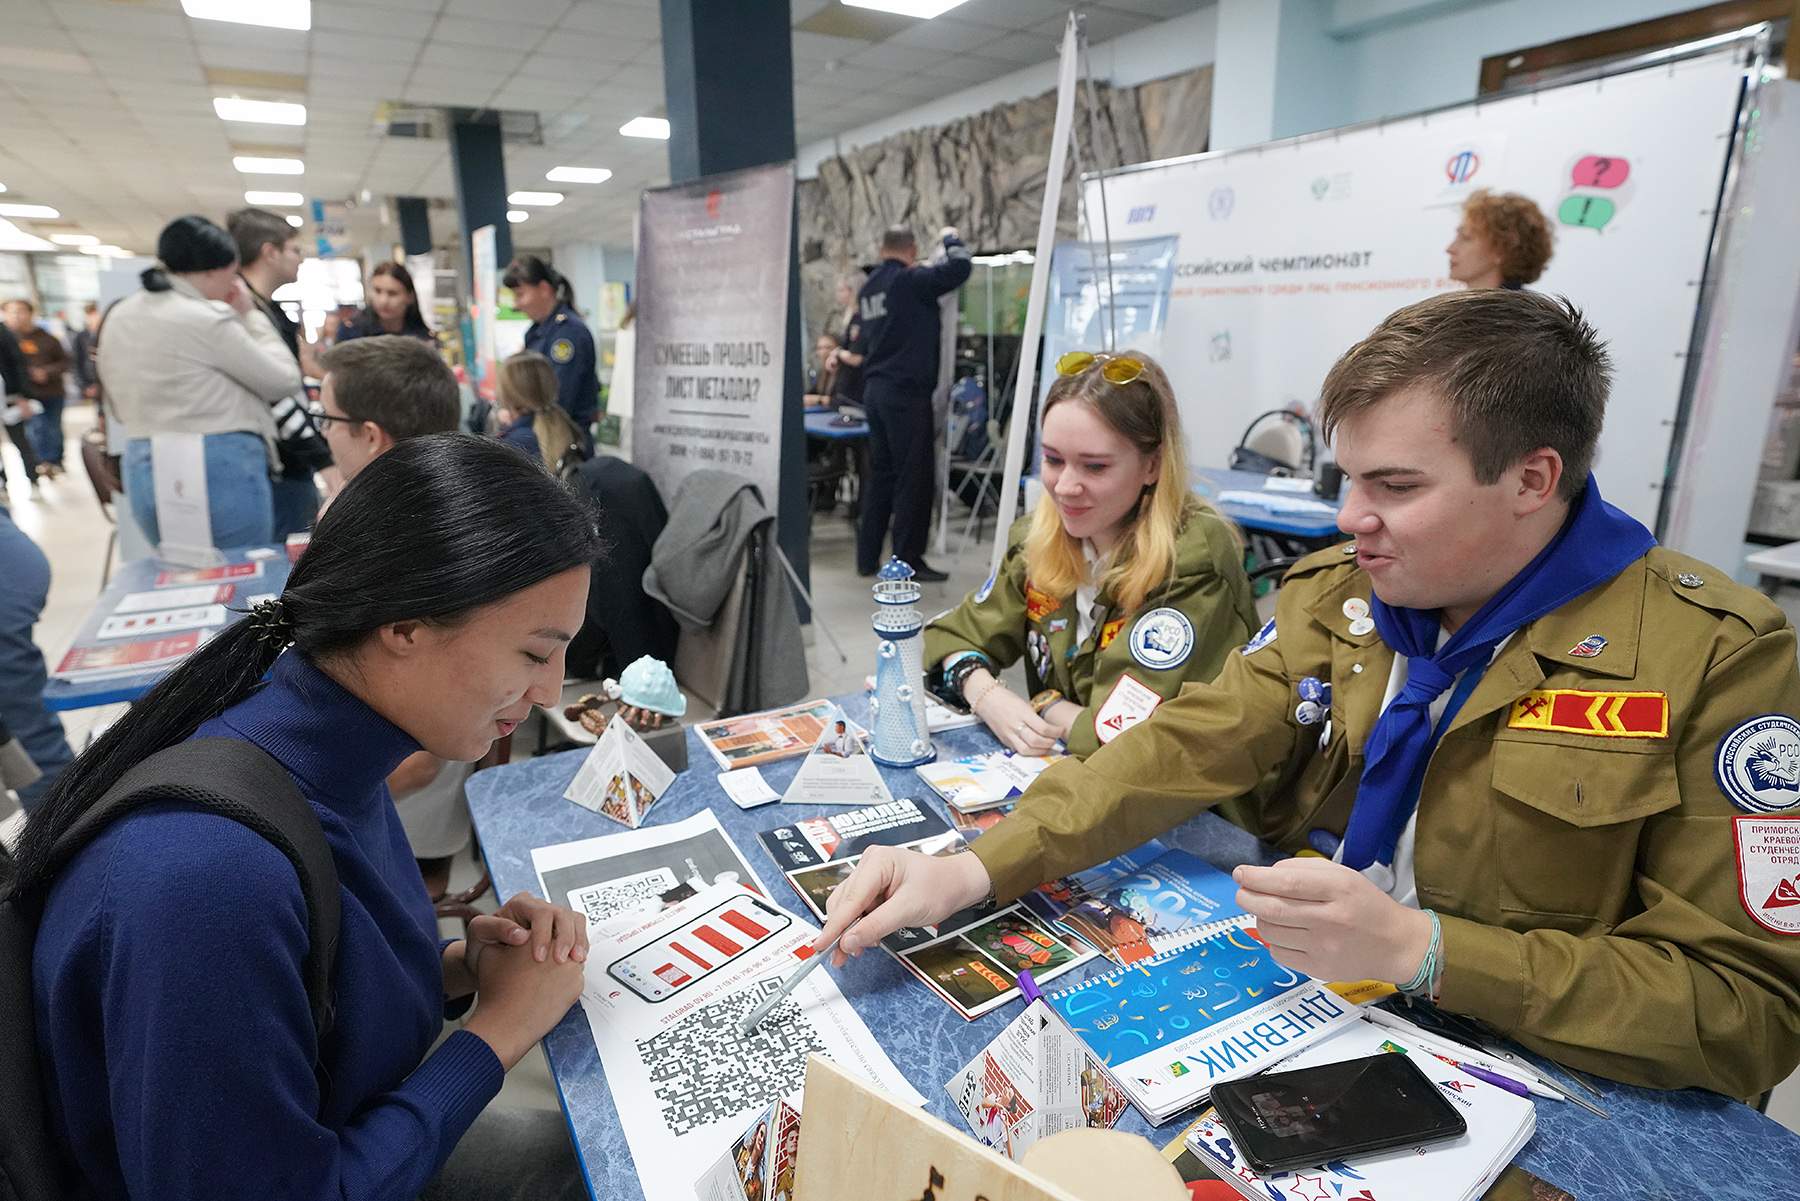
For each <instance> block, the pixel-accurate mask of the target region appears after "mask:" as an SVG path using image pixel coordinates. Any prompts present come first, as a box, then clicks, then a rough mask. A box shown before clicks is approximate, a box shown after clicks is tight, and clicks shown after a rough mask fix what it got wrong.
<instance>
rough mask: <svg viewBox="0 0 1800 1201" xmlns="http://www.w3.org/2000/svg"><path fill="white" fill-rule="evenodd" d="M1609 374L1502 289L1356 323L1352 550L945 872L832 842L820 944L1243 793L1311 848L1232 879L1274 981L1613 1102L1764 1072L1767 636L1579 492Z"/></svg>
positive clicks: (1350, 358) (1022, 885)
mask: <svg viewBox="0 0 1800 1201" xmlns="http://www.w3.org/2000/svg"><path fill="white" fill-rule="evenodd" d="M1609 374H1610V369H1609V365H1608V363H1607V358H1606V354H1605V351H1604V349H1603V348H1602V347H1601V345H1600V344H1599V342H1598V340H1597V338H1596V337H1595V335H1594V333H1593V331H1592V330H1591V328H1590V327H1588V326H1587V324H1586V323H1585V322H1584V321H1582V319H1581V318H1580V315H1579V314H1578V313H1576V312H1575V311H1574V310H1573V309H1572V308H1570V307H1569V306H1567V304H1566V302H1559V301H1557V300H1554V299H1551V298H1549V297H1545V296H1542V295H1538V294H1535V293H1519V292H1507V291H1501V290H1492V291H1479V292H1464V293H1453V294H1447V295H1444V296H1439V297H1434V298H1432V299H1431V300H1427V301H1423V302H1421V303H1419V304H1416V305H1412V306H1410V307H1408V308H1406V309H1402V310H1400V311H1399V312H1398V313H1395V314H1394V315H1393V316H1391V317H1390V318H1388V320H1387V321H1385V322H1384V323H1383V324H1382V325H1381V326H1380V327H1379V328H1378V329H1377V330H1376V331H1375V332H1374V333H1373V334H1372V335H1371V336H1370V337H1369V338H1367V339H1365V340H1364V341H1363V342H1362V343H1360V344H1358V345H1357V346H1356V347H1354V348H1352V349H1351V350H1350V351H1349V352H1348V353H1347V354H1346V355H1345V356H1344V357H1343V358H1342V359H1340V360H1339V362H1338V364H1337V366H1336V367H1334V368H1333V369H1332V372H1331V374H1330V376H1329V377H1328V378H1327V380H1326V383H1325V387H1324V391H1323V399H1322V402H1321V416H1322V418H1323V422H1324V425H1325V428H1326V429H1327V431H1328V432H1330V431H1334V430H1335V433H1336V442H1337V454H1338V461H1339V462H1340V463H1341V464H1342V465H1343V467H1344V468H1345V471H1346V473H1347V474H1348V475H1349V476H1350V477H1351V478H1352V480H1353V481H1354V482H1355V488H1354V491H1353V492H1352V493H1351V496H1350V498H1349V500H1348V501H1347V503H1346V505H1345V507H1344V511H1343V514H1342V516H1341V518H1340V525H1341V526H1342V528H1343V529H1344V530H1345V531H1346V532H1348V533H1350V534H1352V535H1353V536H1354V537H1355V538H1356V542H1355V543H1354V544H1349V545H1346V546H1344V547H1340V548H1334V549H1331V550H1327V551H1322V552H1320V553H1318V554H1316V555H1313V556H1311V557H1309V558H1307V559H1303V560H1302V561H1301V562H1300V563H1299V564H1297V565H1296V566H1295V568H1294V569H1293V571H1292V572H1290V573H1289V576H1288V578H1287V580H1286V582H1285V584H1284V586H1283V588H1282V590H1281V592H1280V595H1279V598H1278V602H1277V608H1276V616H1275V620H1274V621H1273V622H1272V623H1270V624H1269V625H1267V626H1265V627H1264V628H1263V630H1262V631H1261V632H1259V633H1258V635H1257V636H1256V637H1255V638H1253V639H1251V641H1250V642H1249V643H1248V644H1246V646H1245V647H1244V648H1243V651H1242V653H1240V654H1237V655H1233V656H1230V658H1229V660H1228V662H1227V663H1226V666H1225V668H1224V670H1223V671H1222V672H1221V673H1220V675H1219V678H1218V679H1217V680H1216V681H1214V682H1213V683H1212V684H1211V685H1207V686H1199V687H1194V688H1190V689H1187V690H1186V691H1185V692H1183V693H1182V695H1181V696H1179V697H1177V698H1176V699H1175V700H1174V701H1172V702H1170V703H1169V704H1166V705H1164V706H1162V708H1161V709H1159V710H1158V711H1157V713H1156V714H1155V716H1154V717H1152V718H1151V719H1150V720H1149V721H1147V722H1144V723H1143V724H1142V725H1141V726H1140V727H1139V728H1138V729H1136V730H1134V731H1132V732H1131V734H1130V735H1129V736H1128V737H1126V738H1123V739H1120V740H1119V741H1117V742H1116V743H1114V744H1113V745H1111V746H1108V747H1104V748H1102V749H1101V750H1100V751H1098V752H1097V753H1095V754H1094V755H1093V756H1092V757H1090V758H1089V759H1088V760H1087V761H1086V762H1079V761H1075V760H1069V761H1066V762H1063V763H1060V764H1057V765H1056V766H1055V767H1053V768H1051V769H1050V770H1049V771H1047V772H1045V773H1044V775H1043V776H1041V777H1039V779H1038V781H1037V783H1036V784H1035V785H1034V786H1033V787H1032V789H1031V790H1030V792H1029V793H1028V794H1027V795H1026V797H1025V799H1024V801H1023V802H1022V803H1021V804H1020V806H1019V807H1018V809H1017V811H1016V812H1014V813H1013V814H1012V815H1010V816H1009V817H1007V818H1006V819H1005V820H1004V821H1002V822H1001V823H1000V824H998V825H997V826H995V827H994V828H993V829H992V830H990V831H989V832H988V833H986V834H985V835H983V836H982V838H981V839H980V840H979V841H977V842H976V843H975V845H974V848H973V849H974V853H973V854H972V855H956V856H951V857H949V858H948V859H940V860H928V859H925V857H923V856H911V857H908V856H901V855H896V854H891V853H890V854H883V855H874V854H871V856H869V857H866V858H865V859H864V861H863V864H862V865H861V867H860V868H859V870H858V873H857V877H860V879H859V878H857V877H853V878H852V879H851V880H850V881H849V882H847V883H846V884H845V885H844V887H843V888H841V889H839V891H838V895H837V896H835V897H833V909H832V913H833V917H832V920H831V921H829V922H828V923H827V924H826V928H825V930H824V933H823V936H822V939H821V944H820V945H824V943H825V942H828V941H829V940H830V939H831V938H832V937H834V936H836V935H837V934H838V933H839V932H840V931H841V930H843V929H844V928H845V927H846V926H848V925H849V924H850V922H851V921H852V920H854V919H855V918H856V917H858V916H859V915H865V914H866V916H865V917H864V918H863V920H862V921H861V922H860V923H859V924H858V925H857V927H856V928H855V929H854V930H851V931H850V933H849V935H848V936H847V937H845V939H844V941H843V943H842V948H843V949H844V950H846V951H848V952H850V953H852V954H855V953H860V952H861V951H862V950H863V949H865V948H866V947H867V946H868V945H870V944H871V943H872V942H873V941H875V940H877V939H879V938H880V937H881V935H882V934H884V933H886V932H887V930H889V929H891V928H893V927H894V926H898V925H918V924H920V923H921V921H929V920H931V919H932V916H933V915H934V914H936V913H937V912H938V911H939V910H942V911H944V912H948V911H951V910H954V909H956V908H959V907H961V906H963V905H966V904H969V903H970V902H971V901H973V900H976V899H979V898H980V897H981V895H982V894H983V893H984V892H986V891H988V890H989V889H990V888H991V889H992V891H993V893H994V894H995V895H996V896H997V897H999V898H1000V899H1001V900H1005V899H1008V898H1011V897H1015V896H1017V895H1019V894H1020V893H1021V892H1023V891H1024V890H1025V889H1028V888H1030V887H1032V886H1034V885H1035V884H1037V883H1038V882H1040V881H1042V880H1045V879H1049V878H1052V877H1056V876H1059V875H1062V874H1065V873H1067V872H1069V871H1071V870H1073V869H1076V868H1080V867H1084V866H1086V865H1089V864H1093V863H1098V862H1100V861H1102V860H1104V859H1106V858H1107V857H1109V856H1111V855H1114V854H1116V853H1118V852H1120V851H1122V850H1125V849H1127V848H1129V847H1132V846H1135V845H1136V844H1138V843H1140V842H1142V841H1143V840H1144V839H1146V838H1148V837H1150V836H1152V835H1156V834H1160V833H1162V832H1164V831H1166V830H1168V829H1170V828H1172V827H1174V826H1176V825H1178V824H1180V823H1181V822H1183V821H1186V820H1187V819H1189V818H1190V817H1192V816H1193V815H1194V814H1196V813H1198V812H1200V811H1201V810H1203V809H1206V808H1208V807H1210V806H1212V805H1214V804H1216V803H1218V802H1220V801H1222V800H1225V799H1227V798H1232V797H1240V796H1244V795H1246V794H1251V795H1253V796H1254V799H1255V801H1256V802H1257V805H1256V807H1257V809H1258V810H1259V813H1260V818H1261V821H1260V832H1261V833H1262V834H1263V836H1264V837H1265V838H1267V839H1269V840H1270V841H1272V842H1275V843H1276V844H1277V845H1279V846H1282V847H1284V848H1286V849H1288V850H1289V851H1301V850H1302V849H1303V848H1307V847H1309V846H1310V847H1311V848H1312V849H1314V850H1315V851H1318V852H1320V854H1319V855H1315V856H1313V857H1310V858H1294V859H1289V860H1286V861H1284V862H1281V863H1278V864H1276V865H1274V866H1272V867H1249V866H1246V867H1241V868H1239V869H1238V871H1237V879H1238V883H1239V885H1240V889H1241V891H1240V893H1239V899H1240V902H1241V903H1242V904H1243V905H1244V907H1245V908H1246V909H1247V910H1249V911H1250V912H1251V913H1252V914H1254V915H1255V916H1256V918H1257V919H1258V920H1257V925H1258V929H1259V932H1260V935H1261V936H1262V937H1263V938H1264V939H1265V940H1266V941H1267V942H1268V943H1269V945H1270V946H1271V947H1272V948H1274V949H1275V951H1276V954H1277V957H1278V958H1280V959H1281V960H1282V961H1283V962H1285V963H1288V964H1289V965H1291V966H1293V967H1295V968H1297V969H1300V970H1303V971H1306V972H1309V973H1311V974H1313V975H1315V976H1318V977H1321V978H1324V979H1362V978H1371V977H1373V978H1380V979H1384V980H1390V981H1393V982H1395V983H1396V984H1399V985H1401V986H1402V987H1403V988H1404V989H1406V990H1407V991H1408V992H1410V993H1415V994H1419V995H1425V996H1430V997H1434V998H1435V999H1436V1000H1437V1001H1438V1003H1439V1004H1441V1005H1442V1006H1444V1007H1445V1008H1446V1009H1449V1010H1452V1011H1455V1012H1458V1013H1463V1014H1468V1015H1470V1016H1473V1017H1475V1018H1478V1019H1480V1020H1482V1021H1485V1022H1487V1023H1488V1024H1490V1025H1492V1026H1493V1027H1495V1028H1496V1029H1498V1030H1500V1031H1502V1032H1503V1033H1505V1034H1508V1035H1510V1036H1512V1037H1514V1038H1516V1039H1518V1040H1519V1041H1520V1042H1522V1043H1524V1044H1525V1045H1526V1046H1528V1047H1531V1048H1532V1049H1533V1050H1536V1051H1539V1052H1541V1053H1543V1054H1545V1055H1548V1056H1550V1057H1552V1058H1554V1059H1557V1060H1559V1061H1561V1062H1563V1063H1566V1064H1569V1065H1570V1066H1572V1067H1576V1068H1581V1069H1585V1070H1588V1071H1592V1072H1596V1073H1599V1074H1602V1075H1606V1076H1610V1077H1613V1078H1615V1079H1619V1080H1623V1081H1626V1082H1629V1083H1634V1084H1642V1085H1648V1086H1652V1087H1663V1088H1677V1087H1687V1086H1698V1087H1703V1088H1710V1089H1714V1090H1717V1091H1719V1092H1722V1093H1726V1094H1728V1095H1731V1096H1736V1097H1750V1096H1754V1095H1756V1094H1758V1093H1760V1092H1762V1091H1763V1090H1765V1089H1768V1088H1769V1087H1771V1086H1772V1085H1774V1084H1775V1083H1777V1082H1779V1081H1781V1080H1782V1079H1784V1078H1785V1077H1786V1076H1787V1075H1788V1074H1789V1073H1790V1072H1791V1071H1792V1070H1793V1069H1794V1067H1795V1064H1796V1062H1797V1061H1800V937H1797V936H1800V900H1797V899H1795V898H1796V897H1797V896H1800V893H1797V889H1796V883H1797V882H1796V880H1795V879H1794V877H1795V876H1796V874H1797V873H1796V869H1795V865H1794V863H1793V862H1792V858H1793V855H1794V849H1793V848H1794V842H1795V840H1796V839H1797V838H1800V820H1796V818H1797V816H1800V723H1797V722H1796V721H1795V719H1794V716H1793V715H1794V714H1796V713H1800V671H1797V670H1796V664H1795V637H1794V630H1793V628H1792V627H1791V626H1789V625H1788V624H1787V622H1786V621H1785V620H1784V619H1783V617H1782V615H1781V613H1780V612H1779V611H1778V610H1777V609H1776V608H1775V607H1774V606H1773V605H1772V604H1771V603H1770V602H1769V601H1767V600H1766V599H1765V598H1764V597H1762V596H1761V595H1759V594H1757V593H1755V592H1753V591H1751V590H1749V589H1747V588H1743V587H1740V586H1739V585H1737V584H1734V583H1732V582H1731V580H1730V579H1729V577H1727V576H1726V574H1725V573H1723V572H1721V571H1719V570H1718V569H1717V568H1714V567H1711V566H1708V565H1707V564H1704V563H1700V562H1698V561H1696V560H1693V559H1690V558H1687V557H1686V556H1683V555H1679V554H1676V553H1673V552H1671V551H1666V550H1663V549H1660V548H1656V547H1654V546H1653V540H1652V539H1651V537H1650V534H1649V531H1647V530H1645V529H1644V528H1643V527H1642V526H1641V525H1639V524H1638V523H1636V522H1635V521H1634V520H1632V519H1631V518H1630V517H1628V516H1626V515H1625V514H1623V513H1621V512H1619V511H1618V510H1616V509H1613V508H1612V507H1611V506H1608V505H1605V504H1604V502H1602V501H1601V500H1600V498H1599V492H1598V487H1597V485H1595V484H1594V483H1593V480H1592V477H1591V476H1590V475H1589V474H1588V465H1589V463H1590V462H1591V461H1592V457H1593V450H1594V445H1595V442H1596V440H1597V438H1598V435H1599V430H1600V418H1601V414H1602V412H1603V409H1604V403H1605V398H1606V392H1607V381H1608V376H1609ZM1396 648H1398V650H1399V651H1400V652H1403V653H1397V650H1396ZM1271 771H1277V772H1279V780H1278V782H1277V783H1275V784H1273V785H1272V786H1265V787H1261V788H1259V784H1260V782H1262V781H1263V780H1264V778H1265V775H1266V774H1267V773H1269V772H1271ZM1323 855H1330V856H1332V858H1325V857H1322V856H1323ZM884 898H885V901H884V900H883V899H884ZM878 905H879V907H877V906H878ZM871 910H872V912H871Z"/></svg>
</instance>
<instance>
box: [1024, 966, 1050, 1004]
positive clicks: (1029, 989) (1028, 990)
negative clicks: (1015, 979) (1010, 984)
mask: <svg viewBox="0 0 1800 1201" xmlns="http://www.w3.org/2000/svg"><path fill="white" fill-rule="evenodd" d="M1019 995H1020V996H1022V997H1024V998H1025V1003H1026V1004H1027V1005H1029V1004H1031V1003H1032V1002H1033V1001H1036V1000H1039V999H1040V998H1042V997H1043V995H1044V990H1043V989H1041V988H1039V987H1038V985H1037V981H1036V980H1033V979H1032V978H1031V970H1030V969H1029V968H1027V969H1026V970H1025V971H1022V972H1020V973H1019Z"/></svg>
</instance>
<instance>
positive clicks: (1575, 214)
mask: <svg viewBox="0 0 1800 1201" xmlns="http://www.w3.org/2000/svg"><path fill="white" fill-rule="evenodd" d="M1617 212H1618V209H1617V208H1616V207H1614V205H1613V202H1612V201H1611V200H1610V199H1608V198H1607V197H1605V196H1570V197H1568V198H1567V199H1566V200H1564V201H1563V202H1562V204H1561V205H1560V206H1559V207H1558V208H1557V210H1556V219H1557V220H1558V221H1561V222H1562V223H1563V224H1564V225H1577V226H1580V227H1582V228H1584V229H1592V230H1596V231H1598V230H1602V229H1605V228H1606V223H1607V222H1609V221H1611V220H1612V219H1613V216H1614V215H1615V214H1616V213H1617Z"/></svg>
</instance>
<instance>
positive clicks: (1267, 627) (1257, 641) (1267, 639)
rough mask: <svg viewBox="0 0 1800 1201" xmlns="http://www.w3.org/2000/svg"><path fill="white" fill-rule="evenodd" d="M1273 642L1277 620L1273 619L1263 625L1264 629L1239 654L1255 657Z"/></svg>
mask: <svg viewBox="0 0 1800 1201" xmlns="http://www.w3.org/2000/svg"><path fill="white" fill-rule="evenodd" d="M1273 641H1275V619H1274V618H1273V617H1271V618H1269V620H1268V621H1266V622H1264V623H1263V628H1262V629H1260V630H1258V631H1256V633H1255V634H1254V635H1252V636H1251V638H1250V641H1248V642H1246V643H1244V648H1243V649H1242V650H1240V651H1239V652H1238V654H1240V655H1254V654H1255V653H1256V652H1257V651H1259V650H1261V649H1262V648H1263V647H1265V646H1267V645H1269V643H1271V642H1273Z"/></svg>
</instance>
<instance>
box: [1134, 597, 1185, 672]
mask: <svg viewBox="0 0 1800 1201" xmlns="http://www.w3.org/2000/svg"><path fill="white" fill-rule="evenodd" d="M1193 650H1194V623H1193V622H1191V621H1189V620H1188V619H1187V614H1185V613H1183V612H1182V611H1181V610H1180V609H1170V608H1162V609H1152V610H1150V612H1148V613H1146V614H1144V615H1143V616H1142V617H1140V618H1138V619H1137V622H1136V623H1135V624H1134V625H1133V626H1132V627H1131V657H1132V658H1133V659H1136V660H1137V661H1138V662H1139V663H1141V664H1143V665H1144V666H1145V667H1148V668H1150V669H1151V670H1152V671H1164V670H1167V669H1168V668H1171V667H1179V666H1181V665H1182V664H1183V663H1185V662H1187V657H1188V656H1189V655H1190V654H1192V653H1193Z"/></svg>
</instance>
